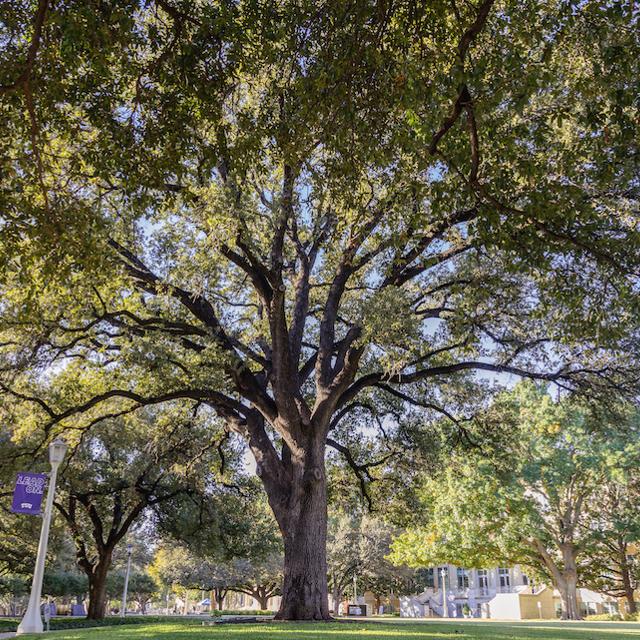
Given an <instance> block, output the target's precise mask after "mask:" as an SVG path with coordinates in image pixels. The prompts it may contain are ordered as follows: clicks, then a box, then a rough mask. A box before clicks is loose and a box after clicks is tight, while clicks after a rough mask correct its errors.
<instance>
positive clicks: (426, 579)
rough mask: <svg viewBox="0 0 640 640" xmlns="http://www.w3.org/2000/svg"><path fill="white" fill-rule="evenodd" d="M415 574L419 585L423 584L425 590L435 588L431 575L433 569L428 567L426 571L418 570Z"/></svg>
mask: <svg viewBox="0 0 640 640" xmlns="http://www.w3.org/2000/svg"><path fill="white" fill-rule="evenodd" d="M417 574H418V575H417V577H418V580H419V582H420V584H423V585H424V588H425V589H434V588H435V586H436V581H435V578H434V575H433V567H429V568H428V569H418V572H417Z"/></svg>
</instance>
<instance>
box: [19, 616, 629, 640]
mask: <svg viewBox="0 0 640 640" xmlns="http://www.w3.org/2000/svg"><path fill="white" fill-rule="evenodd" d="M21 637H22V638H25V640H26V639H27V638H30V639H31V638H33V639H34V640H35V638H36V637H39V638H41V637H42V636H21ZM53 637H54V638H55V640H405V639H407V640H447V639H457V640H493V639H496V640H521V639H522V640H524V639H527V640H529V639H531V640H536V639H540V640H633V639H635V638H637V639H638V640H640V624H638V623H633V622H630V623H624V622H623V623H620V622H591V623H590V622H577V623H572V622H568V623H563V622H535V623H534V622H485V621H476V622H473V621H471V622H469V621H467V622H437V621H434V622H431V621H429V622H419V623H416V622H399V621H397V620H395V621H381V622H369V621H362V622H336V623H331V624H323V623H271V624H238V625H219V626H207V627H203V626H195V625H194V624H193V623H192V624H184V623H181V622H175V621H171V622H163V623H153V624H148V625H142V624H141V625H131V626H121V627H106V628H101V629H92V630H87V629H85V630H68V631H59V632H56V633H55V635H54V636H53Z"/></svg>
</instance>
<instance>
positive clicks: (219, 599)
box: [213, 589, 224, 611]
mask: <svg viewBox="0 0 640 640" xmlns="http://www.w3.org/2000/svg"><path fill="white" fill-rule="evenodd" d="M213 592H214V593H215V594H216V609H217V610H218V611H222V610H223V609H224V590H223V589H214V590H213Z"/></svg>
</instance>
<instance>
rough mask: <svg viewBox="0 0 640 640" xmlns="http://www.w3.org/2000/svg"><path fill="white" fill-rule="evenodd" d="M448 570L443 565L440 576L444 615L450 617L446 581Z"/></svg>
mask: <svg viewBox="0 0 640 640" xmlns="http://www.w3.org/2000/svg"><path fill="white" fill-rule="evenodd" d="M446 576H447V570H446V569H445V568H444V567H442V569H440V578H441V581H442V617H443V618H448V617H449V606H448V603H447V583H446Z"/></svg>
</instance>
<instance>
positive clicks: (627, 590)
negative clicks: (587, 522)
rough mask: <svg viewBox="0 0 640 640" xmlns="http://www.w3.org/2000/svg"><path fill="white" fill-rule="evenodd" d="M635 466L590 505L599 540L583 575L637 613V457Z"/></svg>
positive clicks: (639, 494)
mask: <svg viewBox="0 0 640 640" xmlns="http://www.w3.org/2000/svg"><path fill="white" fill-rule="evenodd" d="M632 465H633V466H632V467H631V468H627V469H623V468H621V469H619V475H618V477H616V478H613V479H612V480H610V481H609V482H607V483H606V484H605V485H603V486H602V487H601V488H600V491H599V492H598V499H597V500H596V501H594V503H593V504H591V505H589V507H590V508H591V510H592V513H591V519H592V521H593V526H594V527H595V529H596V530H595V533H594V536H595V540H594V544H593V546H592V548H591V549H590V551H589V560H588V562H586V563H584V568H583V570H582V578H583V579H584V581H585V582H586V583H587V584H588V585H589V586H590V587H591V588H593V589H595V590H596V591H600V592H602V593H606V594H607V595H610V596H613V597H614V598H624V599H625V600H626V607H627V613H636V612H637V610H638V606H637V603H636V600H635V592H636V590H637V589H638V587H639V586H640V563H639V562H638V559H637V558H636V555H637V543H638V540H640V485H639V483H638V477H637V460H633V461H632Z"/></svg>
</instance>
